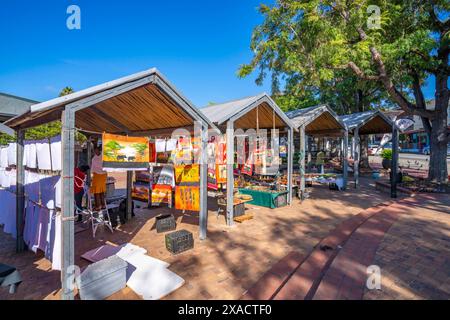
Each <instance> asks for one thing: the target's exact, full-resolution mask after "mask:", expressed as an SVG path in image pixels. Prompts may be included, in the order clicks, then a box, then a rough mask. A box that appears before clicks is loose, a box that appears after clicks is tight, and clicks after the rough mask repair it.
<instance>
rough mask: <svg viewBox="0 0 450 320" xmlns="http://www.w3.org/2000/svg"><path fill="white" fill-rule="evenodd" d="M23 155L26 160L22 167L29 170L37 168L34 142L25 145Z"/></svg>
mask: <svg viewBox="0 0 450 320" xmlns="http://www.w3.org/2000/svg"><path fill="white" fill-rule="evenodd" d="M24 154H26V158H27V162H26V164H24V165H26V166H27V167H28V168H30V169H36V168H37V153H36V142H35V141H29V143H28V144H26V145H25V151H24Z"/></svg>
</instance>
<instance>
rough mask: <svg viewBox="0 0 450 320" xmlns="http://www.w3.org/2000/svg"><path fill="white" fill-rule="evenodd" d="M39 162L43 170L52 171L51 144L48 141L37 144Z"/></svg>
mask: <svg viewBox="0 0 450 320" xmlns="http://www.w3.org/2000/svg"><path fill="white" fill-rule="evenodd" d="M36 152H37V162H38V167H39V169H41V170H51V169H52V161H51V158H50V144H49V143H48V140H47V139H44V140H40V141H37V142H36Z"/></svg>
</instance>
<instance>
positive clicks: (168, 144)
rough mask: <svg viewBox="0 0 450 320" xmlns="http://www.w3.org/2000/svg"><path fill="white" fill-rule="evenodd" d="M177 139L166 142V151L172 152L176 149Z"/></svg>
mask: <svg viewBox="0 0 450 320" xmlns="http://www.w3.org/2000/svg"><path fill="white" fill-rule="evenodd" d="M177 142H178V140H177V139H169V140H167V141H166V151H173V150H175V149H176V148H177Z"/></svg>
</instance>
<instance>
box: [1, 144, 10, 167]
mask: <svg viewBox="0 0 450 320" xmlns="http://www.w3.org/2000/svg"><path fill="white" fill-rule="evenodd" d="M0 167H1V168H8V147H5V148H1V149H0Z"/></svg>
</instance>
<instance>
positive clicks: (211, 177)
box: [208, 163, 219, 190]
mask: <svg viewBox="0 0 450 320" xmlns="http://www.w3.org/2000/svg"><path fill="white" fill-rule="evenodd" d="M218 188H219V187H218V184H217V178H216V165H215V164H214V163H213V164H208V189H212V190H217V189H218Z"/></svg>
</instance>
